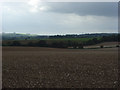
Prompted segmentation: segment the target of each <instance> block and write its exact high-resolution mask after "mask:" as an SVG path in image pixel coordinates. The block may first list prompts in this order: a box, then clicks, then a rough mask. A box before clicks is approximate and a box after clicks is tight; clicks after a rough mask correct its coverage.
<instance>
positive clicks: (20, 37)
mask: <svg viewBox="0 0 120 90" xmlns="http://www.w3.org/2000/svg"><path fill="white" fill-rule="evenodd" d="M110 35H117V33H92V34H66V35H50V36H48V35H37V34H20V33H2V40H34V39H48V38H49V39H52V38H90V37H103V36H110Z"/></svg>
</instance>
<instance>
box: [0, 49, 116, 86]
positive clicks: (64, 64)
mask: <svg viewBox="0 0 120 90" xmlns="http://www.w3.org/2000/svg"><path fill="white" fill-rule="evenodd" d="M2 60H3V61H2V70H3V71H2V74H3V76H2V79H3V80H2V84H3V88H44V87H45V88H72V87H73V88H115V87H117V84H118V81H117V80H118V68H117V67H118V48H102V49H55V48H40V47H3V53H2Z"/></svg>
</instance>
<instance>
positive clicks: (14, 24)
mask: <svg viewBox="0 0 120 90" xmlns="http://www.w3.org/2000/svg"><path fill="white" fill-rule="evenodd" d="M117 15H118V3H117V2H38V0H31V1H29V2H24V3H23V2H22V3H20V2H19V3H17V2H16V3H12V2H11V3H10V2H8V3H4V8H3V17H2V24H3V32H18V33H34V34H44V35H49V34H80V33H101V32H103V33H105V32H106V33H108V32H118V16H117Z"/></svg>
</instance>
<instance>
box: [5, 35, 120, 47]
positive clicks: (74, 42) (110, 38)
mask: <svg viewBox="0 0 120 90" xmlns="http://www.w3.org/2000/svg"><path fill="white" fill-rule="evenodd" d="M112 41H120V35H111V36H103V37H101V38H100V39H98V38H93V39H90V40H87V41H85V42H82V41H77V40H62V41H61V40H51V41H47V40H39V41H36V42H32V41H29V42H28V43H27V44H23V43H21V42H20V41H19V40H17V41H16V40H15V41H10V42H7V44H4V43H3V46H32V47H53V48H68V47H73V48H81V49H82V48H83V46H87V45H94V44H98V43H101V42H112Z"/></svg>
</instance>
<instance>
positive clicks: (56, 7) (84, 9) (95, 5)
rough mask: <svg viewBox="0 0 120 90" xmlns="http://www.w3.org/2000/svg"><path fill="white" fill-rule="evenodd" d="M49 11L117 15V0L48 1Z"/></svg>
mask: <svg viewBox="0 0 120 90" xmlns="http://www.w3.org/2000/svg"><path fill="white" fill-rule="evenodd" d="M47 5H48V6H49V7H51V9H50V10H49V11H52V12H58V13H75V14H78V15H81V16H84V15H96V16H117V15H118V3H117V2H59V3H58V2H52V3H47Z"/></svg>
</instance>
